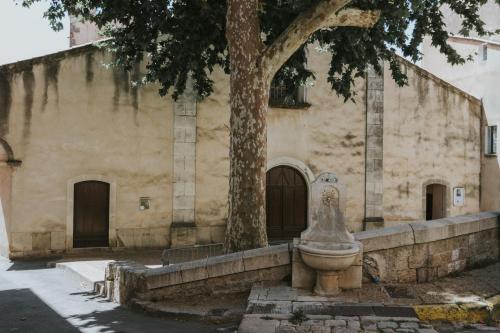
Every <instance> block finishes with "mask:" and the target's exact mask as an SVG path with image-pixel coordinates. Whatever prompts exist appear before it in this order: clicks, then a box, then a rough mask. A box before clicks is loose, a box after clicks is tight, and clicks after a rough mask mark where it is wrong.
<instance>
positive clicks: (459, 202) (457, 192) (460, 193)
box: [453, 187, 465, 206]
mask: <svg viewBox="0 0 500 333" xmlns="http://www.w3.org/2000/svg"><path fill="white" fill-rule="evenodd" d="M464 203H465V188H463V187H455V188H454V189H453V206H463V205H464Z"/></svg>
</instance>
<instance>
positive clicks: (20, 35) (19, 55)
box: [0, 0, 69, 65]
mask: <svg viewBox="0 0 500 333" xmlns="http://www.w3.org/2000/svg"><path fill="white" fill-rule="evenodd" d="M18 2H19V0H17V1H15V0H0V65H2V64H7V63H12V62H16V61H19V60H24V59H29V58H33V57H37V56H41V55H44V54H49V53H53V52H57V51H60V50H64V49H67V48H69V19H66V20H64V21H63V23H64V29H63V30H62V31H60V32H54V31H53V30H52V29H51V28H50V26H49V23H48V21H47V20H46V19H44V18H43V13H44V11H45V9H46V8H47V7H48V6H47V2H46V1H42V2H41V3H38V4H36V5H34V6H33V7H31V8H23V7H22V6H21V5H20V4H18V5H16V3H18Z"/></svg>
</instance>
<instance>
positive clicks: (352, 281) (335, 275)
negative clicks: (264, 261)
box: [292, 238, 363, 296]
mask: <svg viewBox="0 0 500 333" xmlns="http://www.w3.org/2000/svg"><path fill="white" fill-rule="evenodd" d="M299 243H300V238H295V239H294V240H293V244H294V247H293V255H292V287H293V288H298V289H308V290H313V289H314V292H315V294H317V295H321V296H333V295H335V292H333V293H332V290H336V289H337V294H338V293H339V292H340V291H342V290H349V289H358V288H361V286H362V278H363V244H362V243H361V242H356V244H357V245H358V246H359V248H360V251H359V253H358V254H357V255H356V258H355V259H354V263H353V264H352V266H350V267H349V268H347V269H346V270H343V271H339V272H335V271H330V272H321V273H316V271H315V270H314V269H312V268H311V267H309V266H307V265H306V264H305V263H304V261H303V259H302V256H301V254H300V250H299V248H298V245H299ZM318 279H320V280H322V281H318ZM318 282H319V283H318ZM318 285H320V286H321V285H323V286H328V287H327V288H323V289H325V290H319V289H318V288H315V286H318ZM335 285H336V286H335ZM320 289H321V288H320ZM328 290H330V292H328Z"/></svg>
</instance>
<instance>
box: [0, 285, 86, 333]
mask: <svg viewBox="0 0 500 333" xmlns="http://www.w3.org/2000/svg"><path fill="white" fill-rule="evenodd" d="M0 318H1V319H2V320H0V332H37V333H53V332H80V331H79V330H78V329H77V328H75V327H73V326H71V324H70V323H68V322H67V321H66V320H65V319H64V318H63V317H61V316H60V315H59V314H58V313H57V312H55V311H54V310H52V308H50V307H49V306H48V305H47V304H45V302H43V301H42V300H41V299H40V298H39V297H38V296H37V295H35V294H34V293H33V292H32V291H31V290H30V289H11V290H3V291H0Z"/></svg>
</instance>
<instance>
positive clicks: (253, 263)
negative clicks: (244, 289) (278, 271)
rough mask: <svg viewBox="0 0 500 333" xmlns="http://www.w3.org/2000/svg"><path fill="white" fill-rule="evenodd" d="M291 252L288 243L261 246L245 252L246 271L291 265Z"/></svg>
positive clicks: (244, 263)
mask: <svg viewBox="0 0 500 333" xmlns="http://www.w3.org/2000/svg"><path fill="white" fill-rule="evenodd" d="M290 262H291V260H290V252H289V250H288V244H281V245H274V246H268V247H261V248H259V249H253V250H247V251H244V252H243V265H244V267H245V271H254V270H257V269H263V268H269V267H275V266H284V265H289V264H290Z"/></svg>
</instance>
